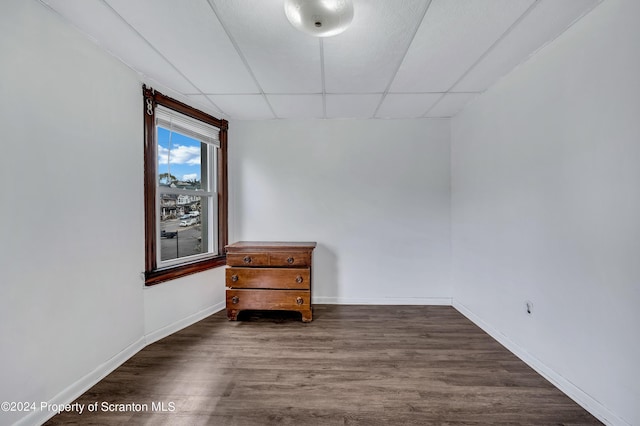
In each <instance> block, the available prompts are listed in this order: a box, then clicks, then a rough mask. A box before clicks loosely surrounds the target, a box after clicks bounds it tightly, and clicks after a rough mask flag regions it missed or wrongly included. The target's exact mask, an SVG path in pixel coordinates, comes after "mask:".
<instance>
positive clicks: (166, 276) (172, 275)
mask: <svg viewBox="0 0 640 426" xmlns="http://www.w3.org/2000/svg"><path fill="white" fill-rule="evenodd" d="M226 264H227V256H226V255H220V256H215V257H210V258H208V259H204V260H200V261H197V262H193V263H186V264H183V265H177V266H171V267H168V268H163V269H156V270H154V271H147V272H145V281H144V284H145V285H146V286H152V285H156V284H160V283H162V282H165V281H169V280H173V279H176V278H180V277H184V276H187V275H191V274H195V273H198V272H202V271H206V270H208V269H213V268H218V267H220V266H224V265H226Z"/></svg>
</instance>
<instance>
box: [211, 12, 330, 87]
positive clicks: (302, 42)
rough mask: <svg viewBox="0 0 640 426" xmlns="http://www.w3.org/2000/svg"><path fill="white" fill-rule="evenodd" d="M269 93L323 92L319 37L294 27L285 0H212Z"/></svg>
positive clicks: (256, 75) (254, 72)
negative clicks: (285, 11) (285, 7)
mask: <svg viewBox="0 0 640 426" xmlns="http://www.w3.org/2000/svg"><path fill="white" fill-rule="evenodd" d="M212 3H213V4H214V5H215V7H216V10H217V11H218V17H219V18H220V19H221V21H222V22H223V23H224V25H225V26H226V27H227V29H228V30H229V32H230V33H231V35H232V37H233V38H234V39H235V41H236V43H237V45H238V46H239V47H240V50H241V51H242V54H243V55H244V56H245V58H246V60H247V62H248V63H249V66H250V67H251V70H252V71H253V74H254V75H255V77H256V79H257V80H258V83H259V84H260V86H261V87H262V90H264V91H265V92H267V93H310V92H311V93H320V92H322V78H321V75H320V69H321V66H320V45H319V42H318V39H317V38H315V37H311V36H308V35H306V34H303V33H301V32H300V31H298V30H296V29H295V28H293V26H292V25H291V24H290V23H289V21H288V20H287V18H286V16H285V13H284V6H283V3H282V1H255V0H234V1H228V0H212Z"/></svg>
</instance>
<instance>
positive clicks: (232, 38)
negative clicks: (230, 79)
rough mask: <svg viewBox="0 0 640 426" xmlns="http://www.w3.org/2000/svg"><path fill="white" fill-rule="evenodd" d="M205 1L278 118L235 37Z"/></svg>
mask: <svg viewBox="0 0 640 426" xmlns="http://www.w3.org/2000/svg"><path fill="white" fill-rule="evenodd" d="M207 3H208V4H209V7H210V8H211V10H212V11H213V14H214V15H216V19H217V20H218V22H219V23H220V26H221V27H222V29H223V30H224V32H225V34H226V35H227V37H228V38H229V41H230V42H231V44H232V45H233V48H234V49H235V50H236V53H237V54H238V57H239V58H240V60H241V61H242V63H243V64H244V66H245V68H246V69H247V72H248V73H249V75H250V76H251V78H252V79H253V82H254V83H255V85H256V87H257V88H258V90H259V93H260V95H262V99H264V101H265V102H266V103H267V106H268V107H269V111H271V114H273V117H274V118H279V117H278V114H276V112H275V110H274V109H273V106H272V105H271V102H269V98H267V94H266V93H265V92H264V90H263V89H262V86H261V85H260V83H259V82H258V79H257V78H256V75H255V74H254V73H253V70H252V69H251V67H250V66H249V62H248V61H247V58H246V57H245V56H244V54H243V53H242V51H241V50H240V46H238V43H237V42H236V39H235V38H234V37H233V36H232V35H231V32H230V31H229V29H228V28H227V26H226V25H225V24H224V22H223V21H222V19H221V18H220V14H219V13H218V10H217V9H216V7H215V5H214V4H213V3H212V0H207Z"/></svg>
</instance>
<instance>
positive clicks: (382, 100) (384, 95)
mask: <svg viewBox="0 0 640 426" xmlns="http://www.w3.org/2000/svg"><path fill="white" fill-rule="evenodd" d="M431 1H432V0H429V1H428V3H427V4H426V6H425V8H424V12H422V16H421V17H420V20H419V21H418V24H417V25H416V27H415V28H414V30H413V34H411V38H410V39H409V43H408V44H407V48H406V49H405V50H404V54H403V55H402V58H400V61H398V66H397V67H396V69H395V71H394V72H393V75H392V76H391V79H390V80H389V83H388V84H387V87H386V88H385V89H384V92H382V97H381V98H380V102H378V106H377V107H376V110H375V111H374V112H373V115H372V116H371V118H375V117H376V115H378V111H380V107H381V106H382V103H383V102H384V100H385V98H386V97H387V94H388V93H389V89H390V88H391V85H392V84H393V81H394V80H395V79H396V76H397V75H398V71H399V70H400V67H401V66H402V63H403V62H404V58H406V56H407V53H408V52H409V48H410V47H411V44H413V39H414V38H416V34H418V30H419V29H420V27H421V26H422V21H424V17H425V16H427V11H428V10H429V7H430V6H431Z"/></svg>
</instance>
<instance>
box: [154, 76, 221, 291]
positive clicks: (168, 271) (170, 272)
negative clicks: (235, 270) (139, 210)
mask: <svg viewBox="0 0 640 426" xmlns="http://www.w3.org/2000/svg"><path fill="white" fill-rule="evenodd" d="M142 94H143V112H144V219H145V220H144V234H145V259H144V264H145V272H144V278H145V285H146V286H151V285H155V284H159V283H161V282H164V281H168V280H172V279H175V278H180V277H183V276H185V275H190V274H195V273H197V272H201V271H205V270H207V269H212V268H216V267H219V266H223V265H225V264H226V254H225V252H224V247H225V246H226V245H227V243H228V179H227V130H228V128H229V122H228V121H227V120H221V119H218V118H215V117H213V116H211V115H209V114H207V113H205V112H202V111H200V110H198V109H196V108H193V107H191V106H189V105H187V104H185V103H182V102H180V101H178V100H176V99H173V98H170V97H168V96H166V95H163V94H162V93H160V92H157V91H155V90H153V89H152V88H150V87H147V86H146V85H142ZM156 105H162V106H163V107H165V108H169V109H172V110H174V111H177V112H179V113H181V114H184V115H187V116H189V117H192V118H195V119H196V120H200V121H202V122H205V123H207V124H211V125H212V126H215V127H217V128H218V129H220V134H219V137H220V148H219V152H218V164H217V166H218V167H217V171H218V176H217V178H218V191H217V192H218V200H217V201H218V203H217V204H218V255H215V256H212V257H209V258H207V259H202V260H198V261H194V262H190V263H187V262H185V263H183V264H180V265H174V266H168V267H164V268H158V264H157V260H156V259H157V258H156V247H157V244H158V241H157V236H156V220H157V211H156V196H157V193H156V179H157V175H158V170H157V163H158V152H157V143H156V140H155V137H156V136H155V134H156V131H155V108H156Z"/></svg>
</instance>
